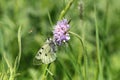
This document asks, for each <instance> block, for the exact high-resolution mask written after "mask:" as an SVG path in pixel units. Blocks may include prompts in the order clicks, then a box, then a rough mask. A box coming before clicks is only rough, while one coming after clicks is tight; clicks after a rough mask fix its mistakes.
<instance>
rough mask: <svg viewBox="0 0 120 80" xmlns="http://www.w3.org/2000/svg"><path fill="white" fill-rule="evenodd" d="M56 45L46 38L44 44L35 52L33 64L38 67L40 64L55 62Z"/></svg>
mask: <svg viewBox="0 0 120 80" xmlns="http://www.w3.org/2000/svg"><path fill="white" fill-rule="evenodd" d="M56 49H57V48H56V45H55V43H54V41H53V40H52V39H51V38H48V39H47V40H46V42H45V44H44V45H43V46H42V47H41V48H40V49H39V51H38V52H37V54H36V56H35V58H34V60H33V63H34V64H35V65H40V64H42V63H44V64H49V63H51V62H53V61H55V60H56V53H55V52H56Z"/></svg>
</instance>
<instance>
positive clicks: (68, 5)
mask: <svg viewBox="0 0 120 80" xmlns="http://www.w3.org/2000/svg"><path fill="white" fill-rule="evenodd" d="M73 1H74V0H70V1H69V3H68V4H67V5H66V7H65V9H63V10H62V11H61V13H60V16H59V17H58V20H61V19H62V18H63V17H64V16H65V14H66V13H67V11H68V10H69V8H70V7H71V5H72V3H73Z"/></svg>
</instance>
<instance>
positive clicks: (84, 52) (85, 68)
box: [69, 31, 87, 80]
mask: <svg viewBox="0 0 120 80" xmlns="http://www.w3.org/2000/svg"><path fill="white" fill-rule="evenodd" d="M69 33H70V34H72V35H74V36H76V37H77V38H78V39H79V40H80V42H81V44H82V47H83V54H84V62H85V67H84V70H85V76H84V80H87V51H86V49H85V46H84V43H83V40H82V38H81V37H80V36H79V35H78V34H76V33H74V32H71V31H69ZM78 56H79V55H78ZM78 61H79V60H78ZM78 64H79V62H78Z"/></svg>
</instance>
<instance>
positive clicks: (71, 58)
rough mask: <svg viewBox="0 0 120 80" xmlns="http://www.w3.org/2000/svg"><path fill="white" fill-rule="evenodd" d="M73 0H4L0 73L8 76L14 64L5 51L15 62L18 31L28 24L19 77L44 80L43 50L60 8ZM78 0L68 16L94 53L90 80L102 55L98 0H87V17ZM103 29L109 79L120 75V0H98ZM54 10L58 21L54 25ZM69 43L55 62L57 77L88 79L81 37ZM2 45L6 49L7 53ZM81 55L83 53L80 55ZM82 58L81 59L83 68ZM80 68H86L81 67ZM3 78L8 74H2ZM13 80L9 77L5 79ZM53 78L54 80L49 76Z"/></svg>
mask: <svg viewBox="0 0 120 80" xmlns="http://www.w3.org/2000/svg"><path fill="white" fill-rule="evenodd" d="M68 2H69V0H0V50H1V51H0V77H1V76H3V75H4V76H6V78H8V77H9V76H10V74H9V71H8V70H9V68H8V66H7V64H6V62H5V60H4V57H3V54H5V55H6V58H7V59H8V60H9V62H10V64H12V65H14V61H15V58H16V56H17V55H18V51H19V47H18V40H17V33H18V28H19V26H21V27H22V31H21V34H22V38H21V40H22V43H21V45H22V55H21V61H20V65H19V69H18V71H17V73H19V75H18V76H16V80H41V77H42V76H43V73H44V67H45V65H40V66H35V65H33V58H34V57H35V55H36V53H37V51H38V50H39V48H40V47H41V46H42V45H43V44H44V41H45V40H46V39H47V37H51V36H52V35H53V34H52V30H53V27H54V25H55V24H56V22H57V19H58V16H59V15H60V12H61V11H62V10H63V9H64V7H65V5H66V4H67V3H68ZM79 2H80V0H75V1H74V3H73V4H72V6H71V7H70V9H69V10H68V13H67V14H66V15H65V18H67V19H71V23H70V26H71V29H70V31H73V32H75V33H77V34H79V35H80V36H82V37H84V42H85V46H86V50H87V54H88V61H87V63H88V68H87V75H88V80H96V78H97V73H98V59H97V53H96V36H95V35H96V34H95V33H96V32H95V16H94V14H95V11H94V0H83V3H84V5H83V6H84V7H83V14H84V16H83V19H82V23H81V21H80V16H79V15H80V10H79V9H78V6H79V5H78V3H79ZM95 4H96V5H97V7H96V11H97V25H98V27H99V41H100V54H101V60H102V61H101V62H102V69H103V77H104V80H119V79H120V62H119V60H120V0H96V2H95ZM49 14H50V16H51V20H52V23H53V25H51V24H50V20H49ZM70 36H71V39H70V40H69V42H68V44H64V45H63V46H61V47H59V49H58V51H57V60H56V61H55V62H53V63H52V64H51V66H50V70H51V72H52V73H53V74H54V75H55V77H56V80H83V77H84V65H83V64H84V60H83V54H82V53H83V51H82V46H81V43H80V41H79V40H78V39H77V38H76V37H74V36H72V35H70ZM2 49H3V50H4V52H5V53H3V52H2ZM78 55H79V56H78ZM78 57H79V60H80V62H81V67H80V69H79V68H78V63H77V62H78ZM79 70H80V71H79ZM1 79H2V78H1ZM4 80H7V79H4ZM47 80H53V79H52V77H51V76H50V75H48V77H47Z"/></svg>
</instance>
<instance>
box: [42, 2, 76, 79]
mask: <svg viewBox="0 0 120 80" xmlns="http://www.w3.org/2000/svg"><path fill="white" fill-rule="evenodd" d="M73 1H74V0H70V1H69V2H68V4H67V5H66V7H65V8H64V9H63V10H62V11H61V13H60V16H59V17H58V20H61V19H62V18H63V17H64V16H65V14H66V13H67V11H68V10H69V8H70V6H71V5H72V3H73ZM48 16H49V19H50V15H49V14H48ZM50 23H51V25H52V22H50ZM49 66H50V64H48V65H47V66H46V69H45V71H44V76H43V79H45V78H46V76H47V73H48V69H49Z"/></svg>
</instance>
